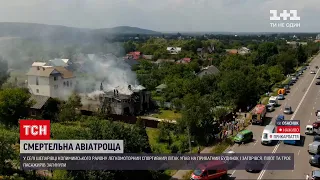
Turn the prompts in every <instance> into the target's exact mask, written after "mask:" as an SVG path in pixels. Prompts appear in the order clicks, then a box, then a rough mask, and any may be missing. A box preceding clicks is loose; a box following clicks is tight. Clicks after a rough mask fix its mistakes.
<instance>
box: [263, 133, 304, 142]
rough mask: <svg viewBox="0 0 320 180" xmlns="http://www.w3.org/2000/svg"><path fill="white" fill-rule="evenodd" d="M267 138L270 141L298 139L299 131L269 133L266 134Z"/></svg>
mask: <svg viewBox="0 0 320 180" xmlns="http://www.w3.org/2000/svg"><path fill="white" fill-rule="evenodd" d="M267 139H268V140H272V141H285V140H295V141H299V140H300V133H290V134H289V133H288V134H282V133H269V134H268V138H267Z"/></svg>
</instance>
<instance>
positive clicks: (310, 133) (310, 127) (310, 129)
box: [304, 125, 314, 135]
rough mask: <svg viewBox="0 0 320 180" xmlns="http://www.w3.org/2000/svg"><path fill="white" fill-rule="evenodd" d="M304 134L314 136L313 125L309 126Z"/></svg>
mask: <svg viewBox="0 0 320 180" xmlns="http://www.w3.org/2000/svg"><path fill="white" fill-rule="evenodd" d="M304 134H306V135H313V134H314V131H313V126H312V125H307V126H306V129H305V132H304Z"/></svg>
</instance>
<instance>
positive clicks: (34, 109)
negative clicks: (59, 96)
mask: <svg viewBox="0 0 320 180" xmlns="http://www.w3.org/2000/svg"><path fill="white" fill-rule="evenodd" d="M49 99H50V97H48V96H40V95H31V97H30V99H29V100H30V101H33V102H34V103H35V104H34V105H33V106H31V107H30V111H29V113H30V116H39V115H41V114H42V111H43V107H44V106H45V104H46V103H47V102H48V100H49Z"/></svg>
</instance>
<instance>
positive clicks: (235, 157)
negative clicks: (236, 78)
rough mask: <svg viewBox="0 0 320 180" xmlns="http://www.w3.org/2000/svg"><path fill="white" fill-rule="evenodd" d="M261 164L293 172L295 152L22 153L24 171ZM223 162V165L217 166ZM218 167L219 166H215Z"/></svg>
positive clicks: (146, 168)
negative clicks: (254, 162) (200, 153)
mask: <svg viewBox="0 0 320 180" xmlns="http://www.w3.org/2000/svg"><path fill="white" fill-rule="evenodd" d="M254 160H257V161H260V162H261V163H262V164H263V165H265V164H267V163H269V164H268V166H265V168H266V170H293V169H294V154H293V153H279V154H270V153H269V154H266V153H261V154H260V153H259V154H258V153H257V154H253V153H250V154H249V153H246V154H242V153H241V154H240V153H239V154H238V153H237V154H230V153H229V154H221V155H216V154H205V155H199V154H189V155H181V154H166V155H164V154H56V153H55V154H20V166H21V168H22V169H23V170H54V169H64V170H168V169H172V170H178V169H181V170H193V169H196V168H197V167H199V165H200V164H202V165H203V164H204V163H205V164H211V165H212V167H213V169H215V168H216V169H221V168H228V169H238V170H244V169H245V168H246V167H247V165H248V162H249V163H250V162H252V161H254ZM218 162H223V163H218ZM215 164H216V165H215Z"/></svg>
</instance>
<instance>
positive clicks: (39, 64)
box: [32, 62, 46, 67]
mask: <svg viewBox="0 0 320 180" xmlns="http://www.w3.org/2000/svg"><path fill="white" fill-rule="evenodd" d="M44 65H46V62H34V63H32V67H37V66H40V67H41V66H44Z"/></svg>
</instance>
